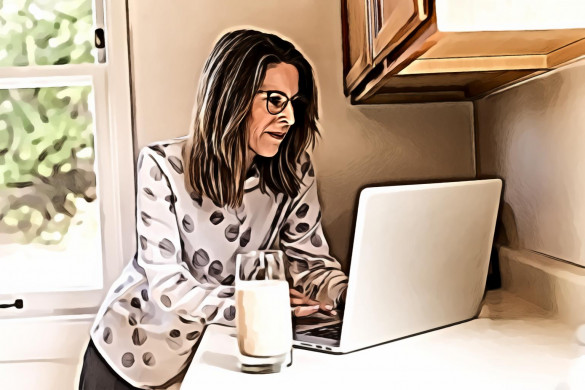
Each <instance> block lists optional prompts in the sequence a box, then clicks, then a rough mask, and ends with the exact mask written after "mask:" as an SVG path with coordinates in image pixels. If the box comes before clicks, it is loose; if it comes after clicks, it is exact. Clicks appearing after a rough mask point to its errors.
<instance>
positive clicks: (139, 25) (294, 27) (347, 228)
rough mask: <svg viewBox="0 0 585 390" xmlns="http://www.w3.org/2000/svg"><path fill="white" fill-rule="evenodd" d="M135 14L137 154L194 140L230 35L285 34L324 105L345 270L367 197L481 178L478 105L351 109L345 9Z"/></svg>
mask: <svg viewBox="0 0 585 390" xmlns="http://www.w3.org/2000/svg"><path fill="white" fill-rule="evenodd" d="M129 9H130V24H131V45H132V59H131V61H132V72H133V87H134V93H135V95H134V100H135V114H136V118H135V126H136V128H135V129H136V140H137V145H138V147H142V146H144V145H146V144H148V143H149V142H152V141H154V140H159V139H165V138H171V137H177V136H180V135H183V134H186V133H187V131H188V124H189V119H190V115H191V109H192V104H193V101H194V94H195V89H196V84H197V80H198V78H199V75H200V72H201V69H202V67H203V64H204V61H205V59H206V57H207V55H208V54H209V52H210V50H211V48H212V45H213V43H214V41H215V40H216V39H217V38H218V35H219V34H220V33H221V32H222V31H224V29H227V28H230V27H233V26H249V27H256V28H260V29H263V30H268V31H270V32H275V33H277V34H282V35H284V36H285V37H288V38H289V39H290V40H292V41H293V43H295V45H297V47H298V48H300V50H301V51H302V52H303V53H305V55H306V56H307V57H308V59H309V61H310V62H311V63H312V64H313V66H314V69H315V72H316V75H317V81H318V87H319V91H320V96H321V99H320V100H321V101H320V104H321V106H320V117H321V125H322V134H323V137H322V139H321V141H320V143H319V144H318V146H317V148H316V150H315V169H316V171H317V175H318V178H319V186H320V187H319V188H320V195H321V201H322V208H323V224H324V229H325V233H326V235H327V237H328V241H329V243H330V246H331V250H332V254H333V255H334V256H336V257H338V258H339V259H340V260H341V262H342V263H343V264H344V265H347V261H348V259H347V257H348V251H349V245H350V238H351V228H352V226H351V225H352V223H353V218H354V212H355V210H354V203H355V201H356V199H357V196H358V190H359V189H360V188H361V187H363V186H364V185H366V184H371V183H380V182H391V181H400V180H423V179H449V178H458V179H462V178H473V177H474V174H475V172H474V164H475V163H474V151H473V112H472V105H471V103H446V104H419V105H382V106H351V105H350V104H349V102H348V99H347V98H345V97H344V95H343V82H342V46H341V11H340V1H338V0H319V1H314V0H295V1H290V0H276V1H264V0H246V1H240V0H218V1H202V0H198V1H195V0H173V1H172V2H163V1H155V0H130V1H129Z"/></svg>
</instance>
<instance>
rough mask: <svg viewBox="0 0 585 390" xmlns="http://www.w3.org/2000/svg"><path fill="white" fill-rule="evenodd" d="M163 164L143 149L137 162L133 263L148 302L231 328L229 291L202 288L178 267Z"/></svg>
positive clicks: (176, 237) (175, 222)
mask: <svg viewBox="0 0 585 390" xmlns="http://www.w3.org/2000/svg"><path fill="white" fill-rule="evenodd" d="M164 159H165V157H163V156H161V155H159V154H156V153H154V152H153V150H152V149H150V148H144V149H142V151H141V153H140V157H139V160H138V161H139V163H138V166H139V167H138V175H137V182H138V188H137V199H136V202H137V219H136V220H137V227H136V229H137V234H138V256H137V263H138V265H139V266H140V267H142V268H143V269H144V272H145V276H146V278H147V279H148V296H149V297H150V299H152V301H153V302H155V304H157V305H158V306H159V307H160V308H161V309H162V310H164V311H167V312H173V313H175V314H177V315H178V316H180V317H181V318H183V319H185V320H187V321H198V320H201V319H203V320H204V322H205V323H222V324H226V325H233V319H234V317H235V299H234V297H233V295H234V288H233V286H224V285H218V284H212V283H209V282H207V281H206V282H204V283H202V282H201V281H199V280H197V279H196V278H195V277H194V276H193V275H192V274H191V273H190V272H189V268H188V265H187V264H186V263H185V262H184V261H183V256H184V254H183V250H182V244H183V243H182V241H181V235H180V232H179V222H178V221H179V219H178V218H177V215H176V213H175V208H174V199H176V197H175V194H173V191H172V189H171V188H172V187H171V185H170V182H169V176H170V173H169V171H168V164H167V162H166V161H165V160H164ZM171 163H172V161H171ZM165 171H166V173H165Z"/></svg>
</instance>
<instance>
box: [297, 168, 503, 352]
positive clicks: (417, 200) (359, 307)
mask: <svg viewBox="0 0 585 390" xmlns="http://www.w3.org/2000/svg"><path fill="white" fill-rule="evenodd" d="M501 188H502V182H501V180H499V179H490V180H475V181H461V182H452V183H433V184H414V185H399V186H385V187H370V188H365V189H363V190H362V191H361V193H360V197H359V205H358V212H357V218H356V224H355V233H354V242H353V250H352V255H351V265H350V271H349V281H348V290H347V300H346V304H345V310H344V312H343V313H340V314H338V315H337V316H336V317H333V318H332V317H330V316H326V315H323V314H317V315H312V316H309V317H306V318H298V319H296V320H295V322H296V323H295V330H294V345H295V347H298V348H307V349H314V350H317V351H322V352H328V353H338V354H341V353H348V352H353V351H356V350H359V349H364V348H368V347H371V346H375V345H378V344H382V343H386V342H389V341H393V340H397V339H401V338H404V337H407V336H412V335H415V334H419V333H422V332H426V331H429V330H435V329H438V328H442V327H445V326H449V325H453V324H457V323H460V322H464V321H467V320H470V319H473V318H475V317H477V315H478V314H479V310H480V305H481V301H482V298H483V293H484V289H485V283H486V277H487V272H488V266H489V257H490V252H491V247H492V241H493V237H494V230H495V224H496V217H497V213H498V205H499V201H500V192H501ZM341 314H342V315H341ZM342 318H343V320H342Z"/></svg>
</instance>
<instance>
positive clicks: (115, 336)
mask: <svg viewBox="0 0 585 390" xmlns="http://www.w3.org/2000/svg"><path fill="white" fill-rule="evenodd" d="M185 141H186V137H181V138H176V139H173V140H168V141H161V142H157V143H154V144H151V145H149V146H148V147H145V148H144V149H142V150H141V152H140V156H139V159H138V175H137V179H138V186H137V195H136V202H137V211H136V213H137V223H136V230H137V239H138V240H137V242H138V245H137V246H138V248H137V254H136V255H135V257H134V259H133V260H132V261H131V262H130V263H129V264H128V265H127V266H126V267H125V268H124V270H123V272H122V274H121V276H120V277H119V278H118V279H117V280H116V281H115V282H114V284H113V285H112V287H111V289H110V290H109V292H108V294H107V297H106V299H105V300H104V302H103V304H102V306H101V308H100V310H99V311H98V314H97V317H96V320H95V322H94V324H93V326H92V328H91V338H92V340H93V342H94V344H95V345H96V347H97V349H98V350H99V351H100V353H101V354H102V356H103V357H104V359H105V360H106V361H107V362H108V363H109V364H110V366H111V367H112V368H113V369H114V370H115V371H116V372H117V373H118V374H119V375H120V376H121V377H122V378H124V379H125V380H126V381H128V382H129V383H130V384H132V385H133V386H135V387H139V388H145V389H148V388H151V386H160V385H163V384H164V383H166V382H168V381H169V380H171V379H173V377H175V376H176V375H177V374H179V373H180V372H181V371H182V370H183V369H185V368H186V366H188V364H189V363H190V361H191V359H192V357H193V355H194V353H195V350H196V346H197V345H198V344H197V342H198V340H199V338H200V336H201V334H202V332H203V330H204V328H205V326H206V325H207V324H213V323H217V324H223V325H228V326H235V321H234V318H235V314H236V309H235V298H234V279H235V276H234V274H235V258H236V255H237V254H238V253H242V252H248V251H251V250H257V249H269V248H271V247H272V245H273V243H274V242H275V240H276V238H277V236H278V238H279V245H280V249H281V250H283V251H284V252H285V254H286V257H287V269H288V273H289V274H290V280H289V283H290V284H291V287H293V288H295V287H296V288H297V289H299V290H301V291H302V292H304V293H305V295H308V296H310V297H311V298H313V299H316V300H318V301H320V302H323V303H327V304H331V305H333V306H334V307H337V305H338V303H339V302H340V297H341V295H342V293H343V292H344V290H345V289H346V288H347V276H346V275H345V274H344V272H343V271H342V270H341V266H340V264H339V262H338V261H337V260H336V259H335V258H333V257H331V256H330V255H329V246H328V244H327V241H326V240H325V236H324V235H323V230H322V227H321V210H320V206H319V200H318V198H317V184H316V180H315V175H314V171H313V167H312V165H311V161H310V157H309V154H308V153H304V156H303V158H302V159H301V161H300V164H298V172H297V174H298V175H299V176H300V175H302V176H300V177H302V178H303V184H302V186H301V189H300V191H299V194H298V196H297V197H295V198H292V199H291V198H289V197H288V196H286V195H284V194H282V193H279V194H277V195H275V194H274V193H273V192H271V191H270V190H268V193H262V191H260V186H259V172H258V169H257V168H255V165H253V166H252V169H251V170H250V172H251V173H252V174H250V175H248V177H247V178H246V180H245V186H244V200H243V205H242V206H241V207H240V208H238V209H237V210H234V209H232V208H230V207H228V206H226V207H223V208H219V207H217V206H216V205H214V203H213V202H212V201H211V200H210V199H209V198H206V197H204V198H201V197H198V196H196V195H195V194H194V193H190V192H189V191H188V190H187V189H186V187H185V184H184V176H183V169H184V166H185V164H184V163H183V158H182V147H183V145H184V143H185Z"/></svg>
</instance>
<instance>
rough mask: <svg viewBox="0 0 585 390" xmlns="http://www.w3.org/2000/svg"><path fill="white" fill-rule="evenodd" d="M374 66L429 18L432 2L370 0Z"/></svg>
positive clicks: (418, 0) (421, 0)
mask: <svg viewBox="0 0 585 390" xmlns="http://www.w3.org/2000/svg"><path fill="white" fill-rule="evenodd" d="M370 1H371V7H372V10H373V23H372V24H373V25H372V37H373V40H372V46H373V62H374V65H377V64H379V63H380V62H381V61H382V60H383V59H384V58H385V57H386V56H387V55H388V54H389V53H390V52H391V51H392V50H393V49H394V48H396V46H398V44H400V43H401V42H402V41H403V40H404V39H405V38H406V37H408V35H409V34H410V33H412V32H413V31H414V30H415V29H416V28H417V27H418V26H420V25H421V24H422V23H423V22H424V21H425V20H426V19H427V18H428V17H429V2H430V1H431V0H370Z"/></svg>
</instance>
